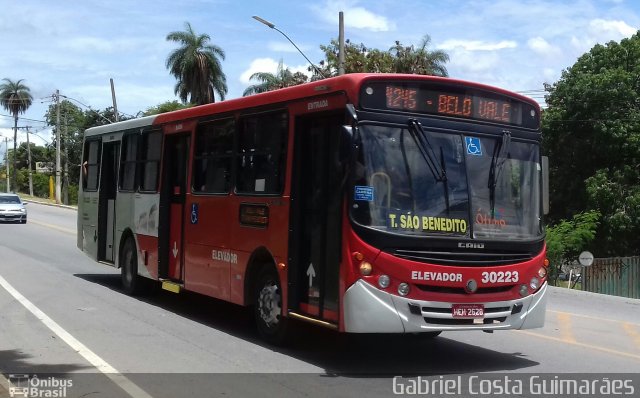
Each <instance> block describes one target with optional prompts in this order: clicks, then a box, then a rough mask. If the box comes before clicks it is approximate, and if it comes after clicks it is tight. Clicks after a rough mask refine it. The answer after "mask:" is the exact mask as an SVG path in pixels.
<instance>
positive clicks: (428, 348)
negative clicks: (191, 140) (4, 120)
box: [0, 204, 640, 397]
mask: <svg viewBox="0 0 640 398" xmlns="http://www.w3.org/2000/svg"><path fill="white" fill-rule="evenodd" d="M28 210H29V222H28V223H27V224H26V225H20V224H0V284H1V285H2V287H1V288H0V373H2V374H4V375H5V378H6V379H12V380H13V381H15V380H17V379H16V377H17V376H19V375H24V374H28V375H34V374H35V375H38V377H39V378H40V379H43V380H47V379H46V377H47V375H49V374H52V375H53V376H51V377H53V378H54V379H56V380H57V381H51V380H53V379H49V382H50V384H56V383H57V384H64V381H65V380H67V379H68V380H72V382H73V386H70V387H68V388H67V390H65V394H66V396H91V397H94V396H96V397H116V396H124V397H129V396H140V397H146V396H154V397H155V396H158V397H164V396H226V397H229V396H284V397H297V396H323V397H324V396H332V397H333V396H372V397H375V396H390V395H393V391H394V390H393V388H394V387H393V377H394V376H405V377H412V376H416V375H422V376H424V377H431V378H434V377H436V378H437V377H439V375H453V374H455V375H459V374H460V375H470V374H477V373H483V374H487V373H491V374H501V375H502V374H504V375H509V376H510V377H517V375H518V374H521V375H525V374H549V375H562V374H582V375H584V374H587V375H589V374H590V375H591V377H597V376H598V375H600V374H604V373H606V374H612V373H635V372H638V369H640V300H633V299H625V298H620V297H611V296H604V295H598V294H590V293H585V292H577V291H570V290H567V289H561V288H551V289H550V290H549V300H548V312H547V321H546V325H545V327H544V328H542V329H535V330H526V331H503V332H496V333H493V334H488V333H482V332H471V333H469V332H451V333H444V334H442V335H441V336H440V337H438V338H436V339H433V340H425V339H420V338H416V337H412V336H375V335H351V336H346V335H340V334H337V333H335V332H332V331H329V330H324V329H319V328H316V327H311V326H309V325H306V324H296V325H295V332H296V334H295V336H294V338H293V339H292V341H291V344H290V345H289V346H288V347H286V348H277V347H272V346H268V345H266V344H264V343H262V342H261V341H260V340H259V339H258V337H257V335H256V333H255V332H254V330H253V328H252V322H251V314H250V313H249V312H248V311H247V310H245V309H243V308H241V307H238V306H235V305H232V304H228V303H224V302H219V301H217V300H213V299H209V298H206V297H202V296H199V295H195V294H181V295H175V294H172V293H169V292H164V291H160V292H157V293H155V294H152V295H149V296H143V297H129V296H127V295H125V294H124V293H123V292H122V291H121V289H120V281H119V271H118V270H115V269H113V268H110V267H108V266H105V265H102V264H97V263H95V262H93V261H91V260H90V259H89V258H88V257H86V256H85V255H84V254H83V253H81V252H80V251H79V250H78V249H77V248H76V238H75V228H76V212H75V211H74V210H70V209H61V208H56V207H50V206H43V205H38V204H29V206H28ZM16 294H17V296H16ZM34 311H35V312H34ZM6 379H5V380H2V377H0V397H2V396H7V389H8V386H9V384H8V382H7V380H6ZM14 384H16V383H13V384H12V385H14ZM51 388H57V387H51ZM3 390H4V391H3ZM462 395H464V393H463V394H462ZM525 395H526V394H525Z"/></svg>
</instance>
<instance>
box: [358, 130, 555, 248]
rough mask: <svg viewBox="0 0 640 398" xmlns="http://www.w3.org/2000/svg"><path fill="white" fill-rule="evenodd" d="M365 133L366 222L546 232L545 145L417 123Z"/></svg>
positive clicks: (461, 233) (421, 230) (467, 231)
mask: <svg viewBox="0 0 640 398" xmlns="http://www.w3.org/2000/svg"><path fill="white" fill-rule="evenodd" d="M359 133H360V134H359V135H360V139H361V145H360V148H359V149H360V150H359V152H358V155H357V159H356V163H355V167H354V170H353V172H354V174H355V175H354V185H353V186H352V199H353V201H352V207H351V213H352V218H353V220H354V221H355V222H357V223H358V224H360V225H363V226H366V227H371V228H375V229H378V230H381V231H385V232H393V233H400V234H410V235H440V236H458V237H474V238H477V239H521V240H526V239H532V238H537V237H539V236H540V235H541V233H542V223H541V217H540V203H539V197H540V195H539V194H540V192H539V190H540V178H541V170H540V164H539V160H538V159H539V153H538V146H537V145H535V144H532V143H525V142H518V141H515V140H513V141H511V140H510V139H509V140H507V141H506V143H505V139H504V136H496V137H487V136H482V137H478V136H471V135H464V134H451V133H446V134H445V133H440V132H435V131H430V130H429V129H428V128H422V127H419V128H416V127H415V123H414V124H413V125H412V123H408V124H407V125H406V126H398V125H393V126H392V125H385V126H383V125H374V124H361V125H360V127H359ZM509 138H510V137H509ZM425 153H428V156H427V155H425Z"/></svg>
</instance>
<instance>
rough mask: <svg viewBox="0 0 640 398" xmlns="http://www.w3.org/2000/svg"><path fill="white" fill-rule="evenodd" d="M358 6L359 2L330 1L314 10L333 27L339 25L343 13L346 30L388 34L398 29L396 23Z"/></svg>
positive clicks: (347, 0) (346, 0) (345, 0)
mask: <svg viewBox="0 0 640 398" xmlns="http://www.w3.org/2000/svg"><path fill="white" fill-rule="evenodd" d="M357 4H358V1H349V0H328V1H327V2H326V3H325V4H324V5H322V6H314V7H312V9H314V10H315V11H316V12H317V13H318V15H319V16H320V18H321V19H322V20H324V21H325V22H327V23H329V24H332V25H337V22H338V14H339V12H340V11H343V12H344V25H345V28H353V29H363V30H369V31H372V32H388V31H392V30H395V29H396V25H395V23H393V22H392V21H390V20H389V19H388V18H387V17H385V16H382V15H378V14H375V13H374V12H372V11H369V10H367V9H366V8H364V7H361V6H358V5H357Z"/></svg>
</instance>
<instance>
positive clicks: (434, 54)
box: [389, 35, 449, 77]
mask: <svg viewBox="0 0 640 398" xmlns="http://www.w3.org/2000/svg"><path fill="white" fill-rule="evenodd" d="M430 43H431V37H429V35H425V36H424V37H423V38H422V42H421V43H420V47H418V48H417V49H416V48H415V47H414V46H413V45H411V46H408V47H405V46H403V45H402V44H401V43H400V42H399V41H396V45H395V46H393V47H391V48H390V49H389V52H390V53H391V54H392V55H394V57H395V59H394V69H395V72H397V73H412V74H419V75H435V76H444V77H446V76H448V75H449V74H448V73H447V68H446V67H445V66H444V64H445V63H446V62H448V61H449V54H447V53H446V52H444V51H442V50H435V51H429V50H428V49H427V47H428V46H429V44H430Z"/></svg>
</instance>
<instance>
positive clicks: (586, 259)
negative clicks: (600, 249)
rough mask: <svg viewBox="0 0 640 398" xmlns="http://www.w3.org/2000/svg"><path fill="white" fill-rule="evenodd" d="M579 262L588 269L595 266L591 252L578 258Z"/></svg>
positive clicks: (585, 252) (584, 253) (581, 254)
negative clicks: (592, 265)
mask: <svg viewBox="0 0 640 398" xmlns="http://www.w3.org/2000/svg"><path fill="white" fill-rule="evenodd" d="M578 261H579V262H580V265H582V266H583V267H588V266H590V265H591V264H593V254H591V252H587V251H584V252H582V253H580V255H579V256H578Z"/></svg>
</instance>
